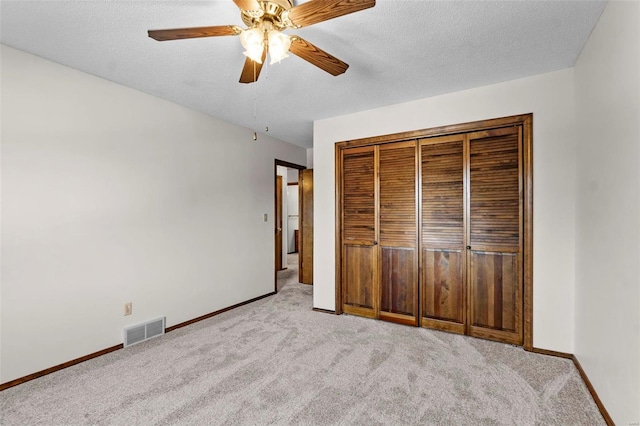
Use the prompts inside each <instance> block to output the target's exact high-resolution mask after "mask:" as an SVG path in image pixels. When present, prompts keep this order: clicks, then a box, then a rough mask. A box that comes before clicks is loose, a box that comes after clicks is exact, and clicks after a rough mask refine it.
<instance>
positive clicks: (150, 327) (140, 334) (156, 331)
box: [124, 317, 165, 348]
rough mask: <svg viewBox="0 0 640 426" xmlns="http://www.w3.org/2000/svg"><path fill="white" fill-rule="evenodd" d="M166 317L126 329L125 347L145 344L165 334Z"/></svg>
mask: <svg viewBox="0 0 640 426" xmlns="http://www.w3.org/2000/svg"><path fill="white" fill-rule="evenodd" d="M164 321H165V319H164V317H162V318H158V319H154V320H151V321H147V322H145V323H142V324H136V325H132V326H131V327H126V328H125V329H124V347H125V348H126V347H127V346H131V345H135V344H136V343H140V342H144V341H145V340H149V339H151V338H152V337H156V336H161V335H163V334H164Z"/></svg>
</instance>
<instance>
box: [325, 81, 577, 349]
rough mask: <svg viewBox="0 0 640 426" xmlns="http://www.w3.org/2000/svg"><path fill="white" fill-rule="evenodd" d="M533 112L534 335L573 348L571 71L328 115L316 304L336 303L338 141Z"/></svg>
mask: <svg viewBox="0 0 640 426" xmlns="http://www.w3.org/2000/svg"><path fill="white" fill-rule="evenodd" d="M530 112H533V114H534V116H533V170H534V171H533V176H534V185H533V193H534V214H533V218H534V225H533V226H534V240H533V244H534V254H533V264H534V273H533V277H534V283H533V297H534V300H533V307H534V314H533V323H534V324H533V328H534V330H533V333H534V342H533V343H534V345H535V346H536V347H538V348H543V349H552V350H556V351H562V352H573V349H574V346H573V333H574V284H575V279H574V278H575V277H574V275H575V270H574V266H573V265H574V255H575V247H574V241H575V229H574V217H575V208H574V207H575V195H574V189H575V158H574V152H575V135H574V116H573V71H572V70H571V69H568V70H563V71H558V72H554V73H550V74H544V75H538V76H534V77H530V78H525V79H520V80H514V81H510V82H506V83H501V84H496V85H492V86H486V87H481V88H477V89H473V90H466V91H463V92H457V93H452V94H448V95H443V96H438V97H433V98H429V99H422V100H419V101H415V102H408V103H404V104H399V105H393V106H388V107H385V108H379V109H374V110H370V111H363V112H360V113H356V114H349V115H344V116H340V117H335V118H329V119H325V120H319V121H316V122H315V125H314V148H313V150H314V158H313V163H314V169H315V171H314V197H315V199H314V205H315V210H314V218H315V220H314V233H315V237H314V264H315V265H317V267H315V268H314V277H313V278H314V286H313V296H314V306H315V307H318V308H322V309H330V310H332V309H334V308H335V306H334V305H335V302H334V298H335V296H334V294H335V241H334V240H335V237H334V236H335V214H334V212H335V177H334V170H335V169H334V144H335V142H338V141H343V140H349V139H356V138H363V137H367V136H376V135H385V134H391V133H398V132H403V131H409V130H416V129H425V128H430V127H435V126H442V125H447V124H456V123H465V122H470V121H476V120H484V119H489V118H497V117H504V116H509V115H515V114H524V113H530Z"/></svg>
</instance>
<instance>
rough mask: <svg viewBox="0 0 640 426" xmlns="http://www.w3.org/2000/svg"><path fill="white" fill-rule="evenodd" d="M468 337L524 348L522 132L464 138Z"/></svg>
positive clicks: (511, 129) (515, 129) (509, 130)
mask: <svg viewBox="0 0 640 426" xmlns="http://www.w3.org/2000/svg"><path fill="white" fill-rule="evenodd" d="M468 138H469V148H468V173H469V186H468V190H469V203H468V204H467V215H468V217H469V225H468V227H467V241H468V246H467V252H468V256H467V265H468V286H469V301H470V303H469V310H468V312H469V320H468V334H470V335H472V336H476V337H483V338H488V339H492V340H499V341H502V342H507V343H513V344H518V345H520V344H522V342H523V333H522V304H523V301H522V278H523V275H522V247H523V240H522V231H523V181H522V153H521V146H522V143H521V128H520V127H507V128H502V129H493V130H486V131H479V132H473V133H470V134H469V135H468Z"/></svg>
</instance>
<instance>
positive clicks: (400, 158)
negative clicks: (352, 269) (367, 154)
mask: <svg viewBox="0 0 640 426" xmlns="http://www.w3.org/2000/svg"><path fill="white" fill-rule="evenodd" d="M415 146H416V145H415V142H405V143H394V144H388V145H382V146H380V148H379V155H378V157H379V165H378V173H379V184H378V185H379V191H380V201H379V203H380V207H379V215H380V218H379V229H380V233H379V235H380V237H379V238H380V261H379V262H378V264H379V266H380V279H379V283H380V313H379V315H380V318H381V319H384V320H388V321H396V322H404V323H410V324H417V313H418V302H417V295H418V287H417V286H418V273H417V267H418V261H417V252H416V245H417V221H416V215H417V213H416V210H417V204H416V164H415V163H416V151H415V150H416V148H415Z"/></svg>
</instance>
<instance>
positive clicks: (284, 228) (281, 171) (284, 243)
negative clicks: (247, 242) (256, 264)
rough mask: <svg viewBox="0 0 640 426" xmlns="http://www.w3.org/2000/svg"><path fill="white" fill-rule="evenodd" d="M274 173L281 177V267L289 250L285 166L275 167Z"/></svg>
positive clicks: (285, 262) (285, 265)
mask: <svg viewBox="0 0 640 426" xmlns="http://www.w3.org/2000/svg"><path fill="white" fill-rule="evenodd" d="M276 174H277V175H278V176H281V177H282V191H281V194H280V196H281V197H282V267H283V268H286V267H287V253H288V252H289V246H288V244H287V234H288V232H289V229H288V223H287V216H288V215H289V210H288V207H289V200H288V199H287V195H288V192H287V183H288V182H289V181H288V178H287V168H286V167H284V166H277V167H276Z"/></svg>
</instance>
